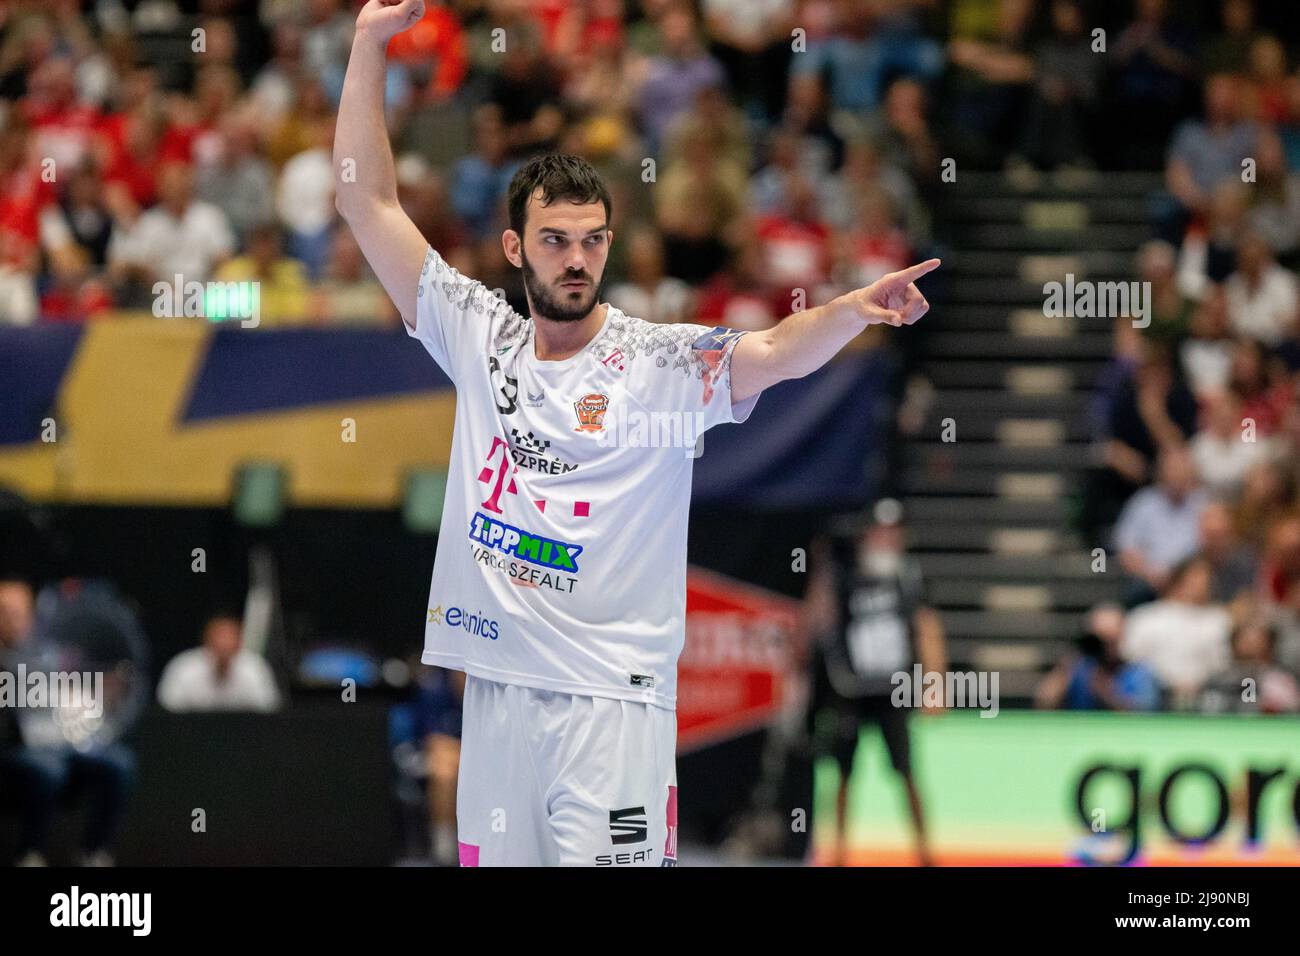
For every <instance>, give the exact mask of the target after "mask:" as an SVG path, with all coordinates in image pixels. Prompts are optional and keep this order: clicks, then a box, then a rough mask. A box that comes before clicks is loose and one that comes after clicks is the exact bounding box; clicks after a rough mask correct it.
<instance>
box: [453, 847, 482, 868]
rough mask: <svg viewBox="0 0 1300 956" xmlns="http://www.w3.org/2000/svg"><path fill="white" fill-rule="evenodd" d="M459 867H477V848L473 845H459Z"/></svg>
mask: <svg viewBox="0 0 1300 956" xmlns="http://www.w3.org/2000/svg"><path fill="white" fill-rule="evenodd" d="M456 845H457V846H459V847H460V865H461V866H478V846H477V845H475V844H473V843H460V842H457V844H456Z"/></svg>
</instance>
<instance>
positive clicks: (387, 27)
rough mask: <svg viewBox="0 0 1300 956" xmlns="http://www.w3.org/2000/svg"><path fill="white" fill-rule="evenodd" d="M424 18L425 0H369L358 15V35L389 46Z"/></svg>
mask: <svg viewBox="0 0 1300 956" xmlns="http://www.w3.org/2000/svg"><path fill="white" fill-rule="evenodd" d="M422 16H424V0H369V2H368V3H367V4H366V5H365V6H364V7H362V8H361V12H360V13H358V14H357V35H358V36H363V37H365V38H366V39H369V40H374V41H375V42H377V43H383V44H387V43H388V41H389V40H391V39H392V38H393V37H395V36H397V34H399V33H401V32H402V31H403V30H405V29H407V28H408V27H412V26H414V25H415V24H416V23H417V22H418V21H419V19H420V18H421V17H422Z"/></svg>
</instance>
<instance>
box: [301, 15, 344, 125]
mask: <svg viewBox="0 0 1300 956" xmlns="http://www.w3.org/2000/svg"><path fill="white" fill-rule="evenodd" d="M304 6H305V7H306V19H305V23H304V26H303V33H302V62H303V66H304V68H306V70H307V71H308V72H309V73H310V74H311V75H312V76H318V77H320V78H321V82H322V83H324V85H325V89H326V91H327V93H328V94H329V98H330V102H331V103H333V104H335V105H337V104H338V101H339V96H340V95H341V94H342V92H343V73H344V71H345V70H346V69H347V65H348V52H349V50H350V49H351V48H352V27H353V21H354V19H355V18H354V17H353V16H352V14H351V12H350V11H348V10H345V9H344V8H343V3H342V0H307V3H306V4H305V5H304Z"/></svg>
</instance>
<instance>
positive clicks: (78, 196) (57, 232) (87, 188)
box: [41, 164, 113, 268]
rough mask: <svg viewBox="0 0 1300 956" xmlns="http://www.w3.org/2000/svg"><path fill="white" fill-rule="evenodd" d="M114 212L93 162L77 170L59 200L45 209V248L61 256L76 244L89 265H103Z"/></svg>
mask: <svg viewBox="0 0 1300 956" xmlns="http://www.w3.org/2000/svg"><path fill="white" fill-rule="evenodd" d="M112 235H113V214H112V212H111V211H110V210H109V208H108V206H107V204H106V202H105V197H104V182H103V180H102V179H101V178H100V176H99V174H98V173H97V172H96V169H95V167H94V165H93V164H88V165H85V166H82V167H79V168H78V169H76V170H74V171H73V173H72V175H71V176H70V177H69V178H68V180H67V182H66V183H65V184H64V187H63V190H62V192H61V194H60V196H59V198H58V201H57V202H52V203H48V204H47V205H46V206H45V208H44V209H42V210H41V248H42V249H43V250H44V252H45V254H46V255H47V256H51V257H55V258H57V257H58V256H59V255H60V254H62V253H64V252H66V251H68V250H70V249H72V248H73V247H75V248H76V249H78V250H79V251H80V252H81V253H82V255H83V256H84V257H85V259H86V261H87V263H88V265H90V266H91V267H94V268H102V267H103V266H104V264H105V263H106V262H107V261H108V243H109V240H110V239H111V237H112Z"/></svg>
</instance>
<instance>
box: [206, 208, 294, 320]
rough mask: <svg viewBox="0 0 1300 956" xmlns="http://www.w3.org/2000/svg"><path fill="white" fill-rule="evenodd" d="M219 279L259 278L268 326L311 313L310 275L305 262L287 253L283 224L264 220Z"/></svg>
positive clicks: (261, 314) (259, 299)
mask: <svg viewBox="0 0 1300 956" xmlns="http://www.w3.org/2000/svg"><path fill="white" fill-rule="evenodd" d="M216 279H217V281H218V282H256V283H257V309H258V313H257V314H258V319H259V322H260V323H261V324H264V325H267V326H276V325H295V324H298V323H301V322H304V321H306V320H307V318H308V317H309V316H308V314H307V276H306V274H305V272H304V271H303V267H302V263H301V262H299V261H298V260H297V259H292V258H290V257H288V256H286V255H284V254H283V252H282V250H281V239H280V227H279V226H277V225H276V224H275V223H273V222H266V223H262V224H261V225H260V226H257V227H255V228H254V229H253V231H252V234H251V235H250V236H249V238H248V251H247V252H246V253H245V254H244V255H241V256H236V257H235V258H234V259H231V260H230V261H229V262H227V263H225V264H224V265H222V266H221V268H220V269H218V270H217V275H216Z"/></svg>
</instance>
